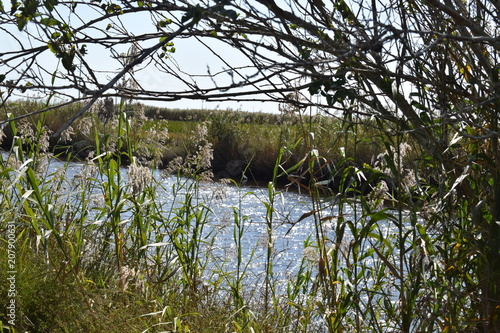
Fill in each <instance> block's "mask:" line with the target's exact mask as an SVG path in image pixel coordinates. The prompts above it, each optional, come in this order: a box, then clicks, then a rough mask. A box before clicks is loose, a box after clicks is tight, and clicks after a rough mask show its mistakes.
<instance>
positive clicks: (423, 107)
mask: <svg viewBox="0 0 500 333" xmlns="http://www.w3.org/2000/svg"><path fill="white" fill-rule="evenodd" d="M410 104H411V105H412V106H413V107H415V108H417V109H419V110H424V111H427V108H426V107H425V106H424V105H422V104H420V103H419V102H417V101H411V103H410Z"/></svg>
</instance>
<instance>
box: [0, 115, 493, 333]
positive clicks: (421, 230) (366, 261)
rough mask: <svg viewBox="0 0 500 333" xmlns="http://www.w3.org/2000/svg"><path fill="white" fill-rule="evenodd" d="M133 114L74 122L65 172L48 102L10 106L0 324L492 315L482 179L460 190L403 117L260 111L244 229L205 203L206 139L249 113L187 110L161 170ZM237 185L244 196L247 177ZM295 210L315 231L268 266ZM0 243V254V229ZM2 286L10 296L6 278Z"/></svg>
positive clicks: (231, 323)
mask: <svg viewBox="0 0 500 333" xmlns="http://www.w3.org/2000/svg"><path fill="white" fill-rule="evenodd" d="M123 110H124V106H122V111H123ZM118 111H119V110H118ZM297 112H298V111H297ZM130 117H131V115H130V114H129V113H127V112H117V114H114V115H113V116H112V119H110V120H109V121H108V122H107V123H98V126H94V127H93V129H92V132H89V133H87V134H86V135H88V136H89V137H90V136H91V137H92V140H93V144H94V146H95V152H89V154H88V156H87V157H86V159H85V160H84V161H82V162H81V163H80V167H79V169H78V170H79V171H78V173H76V174H74V173H72V168H73V166H72V164H69V163H66V164H65V165H64V167H61V168H58V169H53V168H48V165H49V164H50V163H54V162H53V161H52V162H51V160H50V157H51V155H50V154H49V150H47V142H46V140H48V136H47V135H46V134H47V133H48V132H49V131H50V130H49V129H48V128H47V127H46V125H47V124H46V123H47V121H48V120H47V118H48V115H43V114H42V115H40V116H39V118H37V119H32V123H33V127H32V128H33V129H34V130H33V131H32V132H30V131H29V130H28V129H24V130H23V131H20V129H19V127H21V126H18V125H16V123H15V122H11V123H10V131H11V134H12V141H11V146H10V147H9V149H8V151H7V152H6V153H5V154H2V155H1V159H0V162H1V163H0V165H1V167H0V189H1V192H0V193H1V197H0V199H1V201H0V208H1V210H0V212H1V213H0V214H1V215H0V223H1V228H0V229H1V232H0V242H2V244H7V243H8V237H9V236H8V234H7V230H8V224H9V223H10V222H14V224H15V234H16V239H15V246H16V265H17V266H16V271H17V272H18V273H17V275H16V293H17V294H16V296H15V297H16V298H15V299H16V301H17V303H16V304H17V315H18V316H17V318H18V319H17V320H16V325H15V327H10V325H9V324H8V319H9V318H8V317H6V316H5V314H4V313H3V312H2V314H1V315H0V320H1V322H2V325H3V328H4V330H7V331H8V330H10V331H12V332H14V331H36V332H60V331H70V332H79V331H81V332H102V331H106V332H118V331H137V332H157V331H158V332H160V331H171V332H234V331H242V332H388V331H397V332H434V331H445V332H465V331H484V332H486V331H487V330H488V329H489V330H490V331H493V332H494V331H495V330H496V329H497V327H498V306H496V307H495V306H494V304H495V303H492V302H491V300H490V299H487V297H489V296H491V295H494V292H495V290H494V288H493V287H492V286H491V285H489V284H488V283H486V282H487V281H488V280H487V279H486V278H485V277H484V276H485V275H486V276H488V277H490V278H494V277H495V276H496V275H495V274H496V273H495V272H496V269H497V268H496V267H494V266H492V264H494V263H495V260H496V259H495V258H492V257H491V256H492V253H493V252H492V251H494V245H495V244H492V243H491V240H490V239H487V238H486V237H485V236H484V235H485V230H490V229H487V228H488V227H489V222H490V220H491V219H492V216H491V214H490V212H489V210H488V209H486V205H487V204H489V203H488V202H487V200H485V199H481V200H479V199H478V198H480V195H481V193H482V191H487V190H488V189H489V188H490V186H491V184H492V179H491V174H488V173H485V172H481V171H482V170H483V169H482V168H481V165H480V163H479V162H478V163H470V167H469V168H470V169H469V170H471V171H470V172H469V173H468V174H467V177H468V181H469V185H470V186H469V189H470V190H471V192H470V195H469V196H460V194H459V192H457V191H456V189H457V186H459V185H460V182H463V181H464V179H465V176H464V177H458V178H454V179H449V178H447V177H446V175H443V174H440V173H439V172H438V171H437V170H438V169H439V163H438V161H435V160H433V159H431V158H430V157H429V156H427V155H426V154H425V153H424V152H421V151H418V150H416V149H411V146H410V144H411V141H410V143H408V141H409V140H407V136H406V135H407V134H406V133H403V132H401V133H398V132H396V133H392V132H384V131H383V130H380V131H379V132H377V133H378V137H372V135H374V132H372V131H370V130H367V129H365V128H361V125H360V124H359V122H358V121H354V120H353V119H346V121H345V122H340V123H335V124H332V123H320V122H313V121H309V120H308V119H307V117H305V116H304V115H301V117H302V118H301V119H300V120H299V123H298V125H297V127H294V126H295V125H293V124H292V123H291V122H287V118H286V117H283V118H282V119H281V120H282V125H279V126H278V125H270V124H266V125H262V126H264V127H265V128H266V129H267V130H266V131H267V132H270V130H269V129H271V128H272V129H274V130H276V131H277V133H276V135H273V138H278V139H276V140H277V141H276V145H274V144H273V147H275V154H276V155H275V156H276V160H275V163H274V164H273V167H272V169H271V171H270V172H271V178H270V181H269V182H268V183H267V186H266V187H265V189H266V195H265V196H264V197H263V196H258V197H259V199H260V205H261V209H262V212H263V213H262V214H263V215H262V223H263V224H262V225H263V226H264V234H263V240H258V239H257V240H256V239H251V237H255V235H252V234H251V233H250V232H249V231H248V230H249V228H250V227H251V226H252V225H253V224H255V223H258V222H259V221H253V220H252V219H251V218H250V217H249V216H248V215H246V213H245V212H244V211H243V209H242V207H241V204H240V205H235V206H234V207H232V209H231V215H230V216H229V217H228V219H227V221H224V223H221V221H220V220H219V217H217V216H216V214H215V213H214V211H213V207H214V206H215V205H219V204H220V200H221V199H220V196H221V195H220V194H218V193H212V194H209V195H207V193H208V192H206V191H202V189H203V186H204V184H205V183H206V181H207V176H209V175H210V171H211V170H210V162H211V158H212V157H213V156H212V155H211V153H212V152H214V153H215V150H216V145H217V143H218V142H216V141H212V139H214V138H218V140H220V141H221V142H230V143H231V144H236V143H234V142H232V141H234V140H233V139H234V138H236V137H237V136H238V134H241V132H243V131H245V126H246V125H244V124H242V123H238V124H234V125H231V124H227V123H224V122H223V120H222V119H219V120H217V119H215V120H214V119H212V122H211V123H207V122H206V123H203V124H201V123H197V124H196V126H194V127H193V128H192V131H198V133H203V135H201V134H200V135H199V136H198V137H197V140H195V141H193V142H190V145H191V146H190V147H187V146H186V149H187V151H186V155H185V158H184V159H182V160H180V159H178V160H175V161H173V162H172V163H171V164H170V165H169V166H168V168H167V169H168V170H169V171H170V172H174V175H173V176H171V175H166V173H164V174H163V176H162V177H161V176H159V172H158V171H157V170H153V169H151V168H150V167H149V166H146V165H144V164H143V163H141V160H140V159H139V158H138V156H137V151H138V150H139V149H140V147H142V146H141V145H142V139H137V141H136V140H135V138H139V136H136V137H134V134H133V132H134V128H133V124H134V122H133V121H131V119H130ZM288 117H292V115H288ZM93 121H95V122H96V123H97V120H96V119H95V118H93ZM144 122H145V123H147V120H144ZM111 124H112V125H111ZM367 125H368V126H370V125H372V124H370V123H368V124H367ZM211 126H213V127H211ZM266 126H267V127H266ZM272 126H276V127H272ZM335 126H337V127H335ZM380 127H381V128H383V126H380ZM249 132H250V131H249ZM325 133H338V135H337V136H336V137H335V142H334V144H332V146H331V147H330V150H328V149H323V148H322V147H321V146H320V144H321V142H322V141H321V140H320V139H318V138H319V137H320V136H321V135H326V134H325ZM229 136H231V137H232V139H230V140H226V139H227V137H229ZM256 140H257V139H256ZM375 143H382V146H383V147H384V151H382V152H381V153H380V154H379V156H378V159H376V160H374V161H370V163H368V162H366V163H365V164H360V163H358V162H357V161H356V160H355V158H356V156H357V155H356V154H360V153H361V152H362V151H363V150H364V149H366V147H367V146H368V147H369V146H371V145H373V144H375ZM226 144H229V143H226ZM212 149H213V150H212ZM449 149H451V150H453V152H454V153H455V154H456V155H457V156H463V158H464V161H465V162H466V161H467V156H468V154H469V153H471V152H474V151H480V150H482V149H487V147H486V146H485V145H484V143H482V142H476V141H472V140H471V141H468V142H467V145H464V146H453V147H449ZM333 150H334V151H333ZM229 153H231V150H228V154H229ZM325 154H328V155H325ZM332 154H335V155H336V159H335V161H333V160H332V157H331V156H332ZM415 156H418V158H415ZM240 157H241V156H237V157H236V156H233V157H231V158H240ZM249 158H250V159H251V160H252V159H255V158H256V157H255V156H250V157H249ZM410 160H414V161H415V163H409V161H410ZM124 161H126V162H127V163H124ZM466 163H468V162H466ZM123 165H126V166H127V167H126V168H123ZM245 174H247V170H245ZM184 176H189V177H184ZM431 176H432V177H431ZM284 177H290V179H295V180H296V181H297V183H298V184H300V189H301V191H302V193H304V194H306V195H307V196H308V197H309V200H310V207H309V208H308V209H307V210H305V211H303V214H302V216H301V217H299V218H296V219H293V220H290V218H283V216H288V215H287V214H288V212H285V211H281V210H280V207H281V206H280V204H279V203H280V198H281V196H282V194H283V193H282V191H284V190H285V189H283V188H280V187H278V186H277V183H278V181H279V179H282V178H284ZM294 177H295V178H294ZM299 178H300V179H299ZM297 179H299V180H297ZM332 183H335V184H336V186H332ZM219 186H220V185H219ZM232 186H238V185H237V182H235V183H233V185H232ZM334 189H335V190H334ZM254 192H256V191H254ZM237 193H239V194H238V201H239V202H240V203H241V202H242V201H243V200H244V199H245V197H247V196H252V195H257V193H251V192H245V190H240V191H238V192H237ZM304 223H310V224H311V226H312V232H311V233H310V234H309V235H307V236H305V238H304V239H303V240H302V241H303V249H302V250H303V251H302V254H299V255H297V258H296V263H297V265H296V269H295V270H294V271H293V272H286V271H285V272H280V271H278V270H277V263H278V260H279V257H278V251H280V249H278V247H277V239H276V237H282V236H283V233H282V232H281V231H280V230H281V229H283V228H287V229H288V232H292V233H293V231H294V228H297V227H298V226H300V225H301V224H304ZM225 230H229V233H227V232H225ZM486 232H490V231H486ZM227 235H229V236H227ZM221 237H228V239H224V241H225V244H230V246H229V247H228V248H220V247H219V246H218V245H217V244H218V242H220V241H221ZM249 243H250V244H253V245H251V246H250V247H249V248H247V247H246V246H245V244H249ZM284 251H287V250H286V249H285V250H284ZM0 255H1V259H0V261H1V262H2V264H3V267H5V265H6V264H7V263H6V260H7V251H6V247H5V246H2V247H1V248H0ZM254 264H256V265H258V266H259V272H260V273H259V274H257V275H254V273H253V272H252V271H251V269H250V267H251V266H253V265H254ZM6 278H7V271H6V270H2V271H1V272H0V279H2V281H5V279H6ZM49 286H50V288H49ZM0 291H1V292H0V297H1V299H2V302H1V303H2V304H6V303H7V302H9V298H8V296H7V286H6V285H5V284H4V283H2V284H0ZM492 304H493V306H492ZM486 313H489V314H490V315H489V316H488V315H485V314H486Z"/></svg>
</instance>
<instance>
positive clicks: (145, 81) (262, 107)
mask: <svg viewBox="0 0 500 333" xmlns="http://www.w3.org/2000/svg"><path fill="white" fill-rule="evenodd" d="M4 6H6V7H8V4H7V3H5V4H4ZM80 8H81V9H77V12H78V14H79V15H81V16H82V17H86V16H87V15H89V17H90V13H85V12H84V11H83V10H84V9H83V8H82V7H80ZM7 10H8V8H7ZM78 10H79V11H78ZM73 22H74V24H75V25H76V26H78V25H79V23H76V21H73ZM123 25H124V26H126V28H127V30H128V31H129V33H132V34H136V35H137V34H140V33H141V32H145V31H148V32H155V30H156V29H155V27H154V25H153V22H152V21H151V18H150V17H149V16H146V15H142V16H141V15H136V14H134V16H133V17H131V18H130V19H128V18H123ZM27 29H31V31H33V29H34V25H32V24H28V26H27ZM16 30H17V29H13V30H9V31H10V32H11V33H13V34H15V35H16V37H17V38H19V40H20V41H21V43H22V44H23V45H30V43H33V41H31V40H29V39H27V38H26V36H25V35H24V34H23V33H20V32H18V31H16ZM0 40H1V41H2V42H1V43H0V52H5V51H11V50H14V49H18V48H19V44H18V43H17V42H16V41H14V40H13V39H12V38H10V37H9V36H8V35H7V34H5V32H3V31H0ZM154 42H156V41H150V42H148V43H142V44H141V47H143V48H146V47H149V46H151V45H153V43H154ZM174 44H175V45H174V46H175V49H176V51H175V53H172V54H171V55H170V56H171V61H173V62H171V64H173V63H174V62H175V63H176V64H178V66H179V68H180V70H182V71H189V72H190V73H197V74H200V76H195V77H192V78H191V79H192V80H194V81H196V82H197V84H199V85H200V86H213V79H211V78H209V77H208V76H207V74H208V68H210V73H211V74H215V73H219V72H221V71H222V70H223V69H224V68H226V65H224V64H223V62H222V61H221V60H220V59H218V58H217V57H216V56H215V55H214V54H213V53H212V52H211V51H210V50H209V49H207V48H206V47H205V46H203V45H202V44H200V43H199V42H198V41H197V40H196V39H194V38H189V39H174ZM210 47H213V48H214V49H215V50H217V53H218V54H220V55H221V56H222V57H223V58H224V59H228V60H230V61H231V64H233V65H240V64H241V65H245V64H248V60H245V59H244V58H242V56H241V55H240V54H239V53H238V52H237V51H236V50H234V49H232V48H230V47H229V46H227V45H222V44H221V43H218V44H214V43H212V44H210ZM115 49H116V51H117V52H118V53H121V52H127V47H123V46H122V47H120V46H115ZM88 51H89V52H88V55H86V56H85V59H86V61H87V62H89V63H91V64H92V66H93V67H94V68H95V69H96V73H97V75H98V76H99V77H100V78H102V79H103V80H101V82H105V81H109V80H110V79H111V78H112V77H113V76H114V73H116V72H117V71H118V70H119V69H120V68H121V65H120V63H119V62H118V61H117V60H116V59H113V58H112V57H111V53H110V50H109V49H103V48H97V47H92V46H91V45H89V46H88ZM37 62H39V63H40V64H42V66H43V67H44V68H45V69H46V70H47V71H48V72H53V71H54V70H56V68H57V63H58V60H57V59H56V58H55V56H54V55H53V54H52V53H51V52H48V51H46V52H44V53H43V54H42V55H40V56H39V57H38V58H37ZM59 67H60V68H61V69H62V66H59ZM140 67H144V66H142V65H140ZM171 68H175V66H171ZM4 71H5V68H4V69H2V66H1V64H0V74H1V73H3V72H4ZM136 78H137V80H138V82H139V83H140V84H141V85H143V86H144V87H145V88H153V89H154V88H157V87H160V88H161V90H173V91H178V90H179V87H180V84H179V82H176V81H174V80H173V79H172V77H167V76H165V75H159V72H158V70H157V69H156V68H154V67H152V66H149V67H146V68H144V69H142V70H140V71H138V72H137V73H136ZM214 79H215V80H216V81H217V82H219V83H223V82H231V77H230V76H229V75H228V74H227V73H224V74H219V75H217V76H216V77H215V78H214ZM55 83H56V84H57V83H61V82H55ZM74 94H77V93H74ZM74 94H73V95H74ZM144 103H145V104H149V105H157V106H164V107H169V108H195V109H200V108H204V109H216V108H218V109H222V110H225V109H228V108H230V109H241V110H243V111H253V112H261V111H263V112H277V111H278V105H277V104H276V103H273V102H266V103H263V102H212V103H209V102H204V101H200V100H194V101H193V100H181V101H175V102H169V103H155V102H150V101H147V102H144Z"/></svg>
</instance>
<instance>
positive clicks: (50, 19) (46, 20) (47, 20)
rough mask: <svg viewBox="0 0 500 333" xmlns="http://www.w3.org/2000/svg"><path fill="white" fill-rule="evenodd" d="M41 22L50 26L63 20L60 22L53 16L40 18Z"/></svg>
mask: <svg viewBox="0 0 500 333" xmlns="http://www.w3.org/2000/svg"><path fill="white" fill-rule="evenodd" d="M40 23H41V24H43V25H46V26H48V27H51V26H54V25H59V24H60V23H61V22H59V21H58V20H56V19H55V18H53V17H44V18H43V19H41V20H40Z"/></svg>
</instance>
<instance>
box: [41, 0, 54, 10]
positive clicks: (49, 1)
mask: <svg viewBox="0 0 500 333" xmlns="http://www.w3.org/2000/svg"><path fill="white" fill-rule="evenodd" d="M57 3H58V0H45V1H44V2H43V4H44V6H45V8H47V10H48V11H49V12H51V11H53V10H54V8H55V6H56V5H57Z"/></svg>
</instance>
